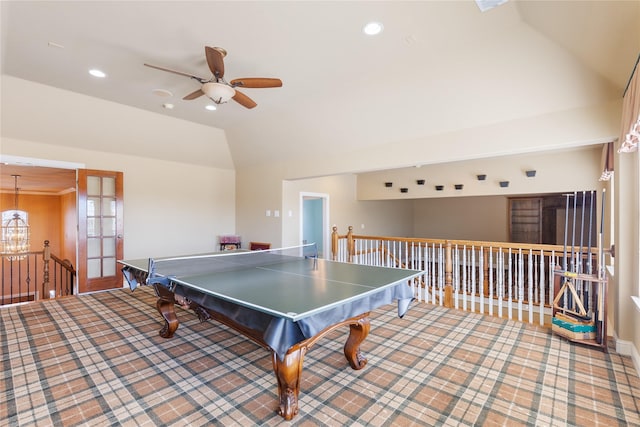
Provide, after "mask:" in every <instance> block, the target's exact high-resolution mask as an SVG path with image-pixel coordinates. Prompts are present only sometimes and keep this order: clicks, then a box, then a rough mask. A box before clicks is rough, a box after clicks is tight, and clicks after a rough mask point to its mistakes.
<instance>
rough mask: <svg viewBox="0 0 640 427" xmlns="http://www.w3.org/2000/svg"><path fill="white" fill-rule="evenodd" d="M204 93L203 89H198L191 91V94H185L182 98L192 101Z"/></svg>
mask: <svg viewBox="0 0 640 427" xmlns="http://www.w3.org/2000/svg"><path fill="white" fill-rule="evenodd" d="M202 95H204V92H203V91H202V89H198V90H196V91H194V92H191V93H190V94H189V95H187V96H185V97H184V98H182V99H184V100H185V101H191V100H192V99H196V98H200V97H201V96H202Z"/></svg>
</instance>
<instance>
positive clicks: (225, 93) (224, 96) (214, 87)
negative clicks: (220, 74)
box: [202, 82, 236, 104]
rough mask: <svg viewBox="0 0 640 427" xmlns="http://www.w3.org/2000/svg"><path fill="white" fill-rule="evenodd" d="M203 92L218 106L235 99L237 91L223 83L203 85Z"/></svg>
mask: <svg viewBox="0 0 640 427" xmlns="http://www.w3.org/2000/svg"><path fill="white" fill-rule="evenodd" d="M202 91H203V92H204V94H205V95H207V96H208V97H209V98H211V100H212V101H213V102H215V103H216V104H224V103H225V102H227V101H229V100H230V99H231V98H233V97H234V96H235V94H236V90H235V89H234V88H232V87H231V86H227V85H225V84H223V83H212V82H208V83H205V84H203V85H202Z"/></svg>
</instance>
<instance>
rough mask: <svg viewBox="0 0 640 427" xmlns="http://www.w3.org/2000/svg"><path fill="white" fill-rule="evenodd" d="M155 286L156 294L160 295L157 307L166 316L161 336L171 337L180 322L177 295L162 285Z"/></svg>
mask: <svg viewBox="0 0 640 427" xmlns="http://www.w3.org/2000/svg"><path fill="white" fill-rule="evenodd" d="M154 287H155V288H156V295H158V300H157V301H156V308H157V309H158V313H160V315H161V316H162V317H163V318H164V326H163V327H162V329H160V336H161V337H162V338H171V337H172V336H173V333H174V332H175V331H176V329H178V325H179V324H180V322H179V321H178V316H176V309H175V301H176V299H175V295H174V294H173V292H171V291H169V290H168V289H167V288H165V287H163V286H161V285H154Z"/></svg>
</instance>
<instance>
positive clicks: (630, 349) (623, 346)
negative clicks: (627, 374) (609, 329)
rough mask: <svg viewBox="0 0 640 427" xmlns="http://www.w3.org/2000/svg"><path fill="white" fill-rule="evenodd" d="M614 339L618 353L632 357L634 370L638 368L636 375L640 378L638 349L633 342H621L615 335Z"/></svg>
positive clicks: (639, 354)
mask: <svg viewBox="0 0 640 427" xmlns="http://www.w3.org/2000/svg"><path fill="white" fill-rule="evenodd" d="M613 339H614V341H615V347H616V353H618V354H621V355H623V356H631V360H632V361H633V366H634V368H636V373H637V374H638V377H639V378H640V353H638V349H637V348H636V347H635V346H634V345H633V343H632V342H631V341H626V340H621V339H620V338H618V337H617V336H615V335H614V337H613Z"/></svg>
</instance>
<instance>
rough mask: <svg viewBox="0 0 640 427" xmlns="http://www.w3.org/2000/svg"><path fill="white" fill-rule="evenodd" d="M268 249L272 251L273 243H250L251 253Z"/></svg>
mask: <svg viewBox="0 0 640 427" xmlns="http://www.w3.org/2000/svg"><path fill="white" fill-rule="evenodd" d="M267 249H271V243H264V242H249V250H250V251H264V250H267Z"/></svg>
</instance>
